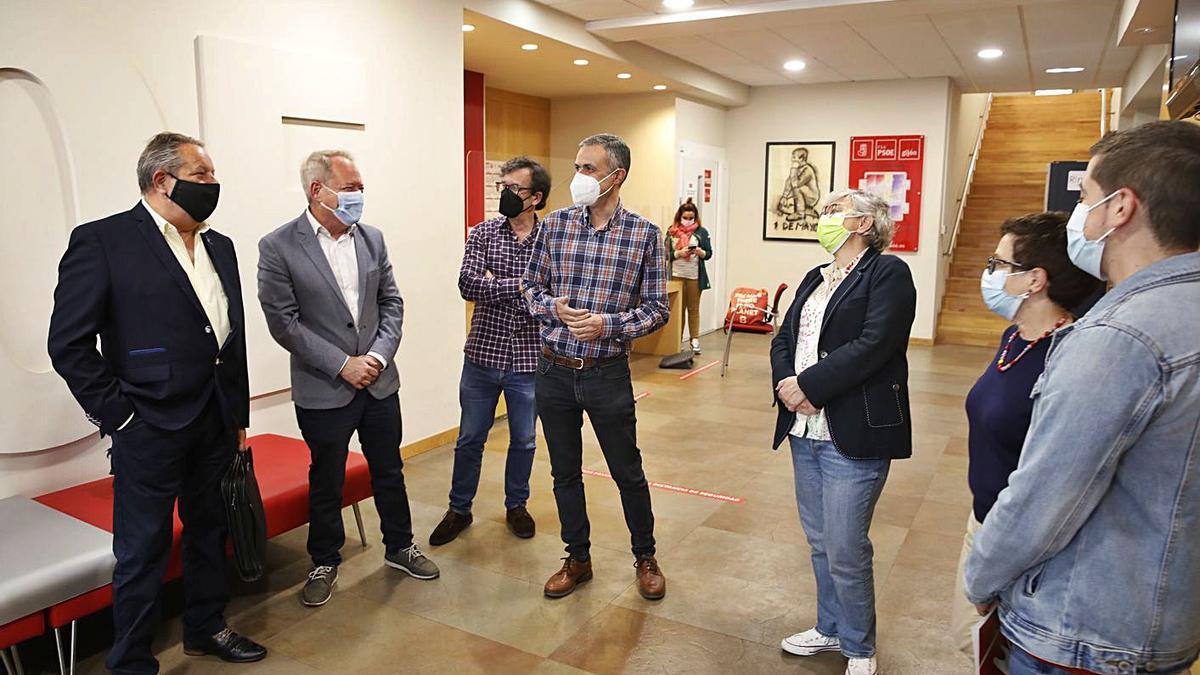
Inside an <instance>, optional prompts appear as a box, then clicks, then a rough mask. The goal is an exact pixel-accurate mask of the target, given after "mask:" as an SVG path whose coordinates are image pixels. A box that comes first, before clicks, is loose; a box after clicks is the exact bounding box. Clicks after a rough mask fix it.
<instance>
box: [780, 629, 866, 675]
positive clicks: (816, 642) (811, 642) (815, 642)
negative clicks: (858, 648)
mask: <svg viewBox="0 0 1200 675" xmlns="http://www.w3.org/2000/svg"><path fill="white" fill-rule="evenodd" d="M779 646H780V647H782V648H783V651H785V652H787V653H789V654H795V655H796V656H812V655H813V654H819V653H821V652H838V651H841V650H842V644H841V642H839V641H838V639H837V638H835V637H828V636H825V635H821V633H820V632H819V631H818V630H817V629H816V628H809V629H808V630H806V631H804V632H803V633H796V634H795V635H793V636H791V637H785V638H784V639H783V642H781V643H779ZM847 672H849V671H847ZM871 672H874V671H871Z"/></svg>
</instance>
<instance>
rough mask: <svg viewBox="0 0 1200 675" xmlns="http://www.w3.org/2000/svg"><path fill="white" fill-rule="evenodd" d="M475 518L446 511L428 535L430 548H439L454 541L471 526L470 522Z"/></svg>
mask: <svg viewBox="0 0 1200 675" xmlns="http://www.w3.org/2000/svg"><path fill="white" fill-rule="evenodd" d="M473 520H475V518H474V517H473V516H472V515H471V514H469V513H468V514H467V515H465V516H464V515H462V514H461V513H455V512H454V511H446V515H444V516H442V522H440V523H438V526H437V527H435V528H433V533H432V534H430V535H429V545H430V546H441V545H442V544H449V543H450V542H452V541H454V539H455V538H456V537H458V535H459V534H461V533H462V531H463V530H465V529H467V528H468V527H470V526H471V522H472V521H473Z"/></svg>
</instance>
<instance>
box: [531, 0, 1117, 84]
mask: <svg viewBox="0 0 1200 675" xmlns="http://www.w3.org/2000/svg"><path fill="white" fill-rule="evenodd" d="M537 1H538V2H540V3H541V4H543V5H547V6H549V7H552V8H553V9H555V10H558V11H562V12H566V13H568V14H570V15H573V16H575V17H577V18H579V19H582V20H585V21H587V22H588V23H587V29H588V30H589V31H590V32H591V33H592V34H594V35H596V36H597V37H600V38H603V39H605V40H609V41H613V42H628V41H633V42H640V43H642V44H644V45H646V46H649V47H652V48H654V49H658V50H661V51H663V52H666V53H668V54H672V55H674V56H677V57H679V58H682V59H684V60H686V61H690V62H692V63H694V64H696V65H699V66H701V67H703V68H706V69H708V70H710V71H712V72H714V73H717V74H719V75H723V76H725V77H728V78H730V79H733V80H737V81H739V82H742V83H744V84H747V85H751V86H764V85H781V84H792V83H822V82H847V81H855V80H880V79H900V78H917V77H933V76H946V77H950V78H953V79H954V80H955V81H956V82H957V83H958V85H959V86H960V87H961V88H962V89H963V90H964V91H979V92H985V91H995V92H1009V91H1030V90H1033V89H1043V88H1073V89H1085V88H1094V87H1113V86H1120V85H1121V83H1122V81H1123V80H1124V78H1125V75H1126V73H1127V71H1128V70H1129V66H1130V64H1131V63H1132V62H1133V59H1134V58H1135V56H1136V54H1137V49H1136V47H1132V46H1128V47H1121V46H1118V45H1117V30H1118V26H1117V24H1118V22H1119V18H1120V17H1119V13H1120V7H1119V5H1120V2H1119V0H777V1H776V2H761V1H756V0H696V3H695V6H694V7H693V8H692V9H691V10H687V11H684V12H679V11H671V10H667V9H665V8H663V6H662V3H661V1H660V0H537ZM714 10H715V11H714ZM985 47H998V48H1000V49H1002V50H1004V56H1003V57H1001V58H999V59H996V60H994V61H985V60H983V59H980V58H979V57H978V56H977V52H978V51H979V50H980V49H983V48H985ZM795 58H799V59H803V60H804V61H805V62H806V63H807V64H808V67H807V68H805V69H804V70H803V71H801V72H798V73H790V72H787V71H785V70H784V69H783V63H784V62H785V61H787V60H789V59H795ZM1065 66H1082V67H1084V68H1085V69H1086V70H1085V71H1084V72H1082V73H1077V74H1047V73H1046V72H1045V70H1046V69H1047V68H1052V67H1065Z"/></svg>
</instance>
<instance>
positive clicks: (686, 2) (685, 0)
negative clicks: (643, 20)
mask: <svg viewBox="0 0 1200 675" xmlns="http://www.w3.org/2000/svg"><path fill="white" fill-rule="evenodd" d="M694 4H696V0H663V7H666V8H667V9H688V8H689V7H691V6H692V5H694Z"/></svg>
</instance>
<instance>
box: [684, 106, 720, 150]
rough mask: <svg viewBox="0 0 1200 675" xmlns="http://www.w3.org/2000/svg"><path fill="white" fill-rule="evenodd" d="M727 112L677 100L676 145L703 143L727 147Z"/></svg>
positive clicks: (716, 146) (713, 107)
mask: <svg viewBox="0 0 1200 675" xmlns="http://www.w3.org/2000/svg"><path fill="white" fill-rule="evenodd" d="M725 126H726V112H725V110H724V109H722V108H717V107H715V106H711V105H707V104H704V103H696V102H694V101H689V100H687V99H685V98H677V99H675V144H676V146H678V145H680V144H683V143H701V144H703V145H709V146H712V147H715V148H723V147H725Z"/></svg>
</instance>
